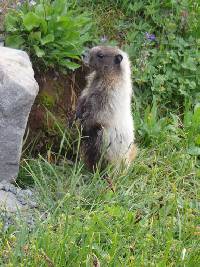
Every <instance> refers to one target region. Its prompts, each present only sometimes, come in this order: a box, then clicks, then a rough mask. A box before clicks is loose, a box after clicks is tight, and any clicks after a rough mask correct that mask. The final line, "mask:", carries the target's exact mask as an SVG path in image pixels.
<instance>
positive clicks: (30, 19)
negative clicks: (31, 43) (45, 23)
mask: <svg viewBox="0 0 200 267" xmlns="http://www.w3.org/2000/svg"><path fill="white" fill-rule="evenodd" d="M23 23H24V27H25V28H26V29H27V30H28V31H31V30H32V29H33V28H37V27H39V26H40V23H41V20H40V17H39V16H37V15H36V14H35V13H33V12H28V13H27V14H26V15H25V16H24V17H23Z"/></svg>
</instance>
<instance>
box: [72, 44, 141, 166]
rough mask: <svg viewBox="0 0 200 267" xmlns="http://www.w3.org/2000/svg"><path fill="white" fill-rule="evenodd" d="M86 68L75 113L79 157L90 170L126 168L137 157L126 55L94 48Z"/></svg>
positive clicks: (128, 65) (129, 70) (113, 50)
mask: <svg viewBox="0 0 200 267" xmlns="http://www.w3.org/2000/svg"><path fill="white" fill-rule="evenodd" d="M88 64H89V68H90V69H91V70H92V72H91V74H90V75H89V76H88V78H87V86H86V88H85V89H84V90H83V91H82V94H81V96H80V97H79V99H78V104H77V111H76V118H77V119H79V120H80V123H81V125H82V134H83V138H82V140H81V154H82V156H83V159H84V161H85V163H86V165H87V166H88V167H89V169H90V170H94V169H95V168H96V167H97V166H98V167H100V169H102V168H105V167H106V166H107V164H112V165H114V166H119V165H120V166H121V163H122V162H124V163H125V165H126V166H127V165H129V164H130V163H131V161H133V160H134V158H135V156H136V146H135V144H134V124H133V119H132V114H131V97H132V83H131V69H130V62H129V58H128V55H127V54H126V53H125V52H123V51H121V50H120V49H118V48H117V47H111V46H96V47H94V48H92V49H91V50H90V51H89V60H88ZM98 163H100V165H98Z"/></svg>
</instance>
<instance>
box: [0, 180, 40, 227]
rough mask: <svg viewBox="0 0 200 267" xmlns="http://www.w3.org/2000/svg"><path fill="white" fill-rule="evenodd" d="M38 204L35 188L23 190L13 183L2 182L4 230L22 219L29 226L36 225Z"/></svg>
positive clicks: (0, 200)
mask: <svg viewBox="0 0 200 267" xmlns="http://www.w3.org/2000/svg"><path fill="white" fill-rule="evenodd" d="M37 207H38V204H37V201H36V197H35V194H34V191H33V190H30V189H26V190H23V189H21V188H19V187H16V186H14V185H13V184H11V183H8V182H6V181H2V182H1V183H0V222H3V225H4V230H6V229H7V228H8V227H9V226H11V225H13V224H15V223H16V220H21V219H22V218H23V222H24V223H26V224H27V225H28V226H29V227H32V226H34V217H35V213H36V210H37Z"/></svg>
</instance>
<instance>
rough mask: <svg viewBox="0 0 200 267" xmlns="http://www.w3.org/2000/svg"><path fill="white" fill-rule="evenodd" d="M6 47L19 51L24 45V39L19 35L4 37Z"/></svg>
mask: <svg viewBox="0 0 200 267" xmlns="http://www.w3.org/2000/svg"><path fill="white" fill-rule="evenodd" d="M5 43H6V46H8V47H12V48H15V49H19V48H21V47H22V45H23V44H24V39H23V38H22V37H21V36H20V35H10V36H7V37H6V40H5Z"/></svg>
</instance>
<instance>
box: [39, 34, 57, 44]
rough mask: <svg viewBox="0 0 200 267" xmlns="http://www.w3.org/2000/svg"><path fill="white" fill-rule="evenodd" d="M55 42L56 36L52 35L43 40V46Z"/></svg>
mask: <svg viewBox="0 0 200 267" xmlns="http://www.w3.org/2000/svg"><path fill="white" fill-rule="evenodd" d="M53 41H54V35H53V34H51V33H50V34H48V35H46V36H45V37H44V38H42V39H41V44H42V45H45V44H48V43H52V42H53Z"/></svg>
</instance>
